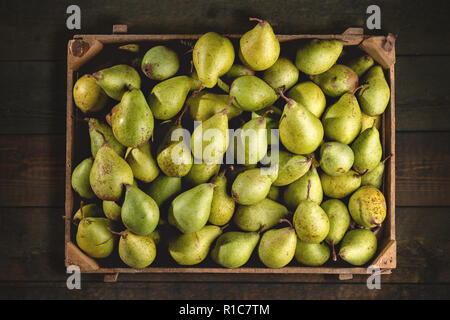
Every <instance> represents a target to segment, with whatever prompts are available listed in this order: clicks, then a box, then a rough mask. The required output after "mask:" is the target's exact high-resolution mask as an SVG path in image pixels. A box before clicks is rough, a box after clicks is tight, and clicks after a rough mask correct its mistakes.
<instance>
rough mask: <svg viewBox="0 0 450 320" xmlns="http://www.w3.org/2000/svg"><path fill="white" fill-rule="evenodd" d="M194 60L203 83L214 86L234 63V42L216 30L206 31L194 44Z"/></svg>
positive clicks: (206, 85) (205, 85)
mask: <svg viewBox="0 0 450 320" xmlns="http://www.w3.org/2000/svg"><path fill="white" fill-rule="evenodd" d="M192 60H193V62H194V66H195V69H196V70H197V75H198V78H199V80H200V82H201V83H202V85H203V86H204V87H206V88H212V87H214V86H215V85H216V83H217V79H218V78H219V77H221V76H222V75H224V74H225V73H227V72H228V70H229V69H230V68H231V66H232V65H233V62H234V48H233V44H232V43H231V41H230V40H228V39H227V38H226V37H223V36H221V35H219V34H217V33H215V32H208V33H205V34H204V35H202V36H201V37H200V38H199V39H198V40H197V42H196V43H195V45H194V50H193V52H192Z"/></svg>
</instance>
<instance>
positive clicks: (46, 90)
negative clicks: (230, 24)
mask: <svg viewBox="0 0 450 320" xmlns="http://www.w3.org/2000/svg"><path fill="white" fill-rule="evenodd" d="M0 70H2V71H3V72H4V73H5V75H8V76H7V77H0V86H1V87H2V88H3V89H4V90H3V97H4V99H3V102H2V112H3V113H2V115H3V116H2V117H1V118H0V134H62V133H64V132H65V103H66V102H65V92H66V91H65V80H63V79H65V78H66V70H65V63H64V62H62V61H54V62H44V61H33V62H0ZM447 74H450V56H426V57H420V56H419V57H415V56H408V57H398V59H397V64H396V126H397V130H398V131H419V130H420V131H428V130H431V131H437V130H440V131H446V130H447V131H448V130H450V121H448V119H450V93H449V91H448V90H447V80H446V78H445V77H446V76H447ZM24 75H26V76H24ZM24 88H26V89H24ZM149 90H150V88H144V92H147V91H149Z"/></svg>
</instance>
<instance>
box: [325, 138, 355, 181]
mask: <svg viewBox="0 0 450 320" xmlns="http://www.w3.org/2000/svg"><path fill="white" fill-rule="evenodd" d="M353 161H354V155H353V150H352V148H350V147H349V146H348V145H346V144H343V143H340V142H336V141H332V142H325V143H324V144H323V145H322V147H320V168H321V169H322V170H323V171H324V172H325V173H326V174H328V175H329V176H333V177H337V176H341V175H343V174H345V173H347V172H348V171H349V170H350V169H351V168H352V166H353Z"/></svg>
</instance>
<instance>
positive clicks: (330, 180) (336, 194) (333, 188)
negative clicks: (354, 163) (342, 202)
mask: <svg viewBox="0 0 450 320" xmlns="http://www.w3.org/2000/svg"><path fill="white" fill-rule="evenodd" d="M320 181H321V183H322V188H323V193H324V194H325V195H326V196H327V197H330V198H336V199H342V198H345V197H346V196H349V195H350V194H352V193H353V191H355V190H356V189H358V188H359V187H360V186H361V175H360V174H359V173H357V172H356V171H353V170H349V171H348V172H347V173H344V174H343V175H340V176H330V175H328V174H326V173H325V172H322V173H321V174H320Z"/></svg>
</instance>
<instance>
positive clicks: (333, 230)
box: [321, 199, 350, 261]
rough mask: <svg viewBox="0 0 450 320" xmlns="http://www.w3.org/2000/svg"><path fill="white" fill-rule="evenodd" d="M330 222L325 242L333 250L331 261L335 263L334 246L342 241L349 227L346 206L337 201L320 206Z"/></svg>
mask: <svg viewBox="0 0 450 320" xmlns="http://www.w3.org/2000/svg"><path fill="white" fill-rule="evenodd" d="M321 207H322V209H323V210H324V211H325V213H326V214H327V216H328V220H329V221H330V231H329V232H328V235H327V237H326V239H325V241H326V242H327V243H328V244H329V245H330V246H331V247H332V249H333V260H334V261H337V257H336V252H335V246H336V245H337V244H338V243H339V242H340V241H341V240H342V238H343V237H344V235H345V233H346V232H347V230H348V228H349V226H350V214H349V213H348V210H347V206H346V205H345V204H344V203H343V202H342V201H341V200H337V199H329V200H327V201H325V202H323V203H322V204H321Z"/></svg>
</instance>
